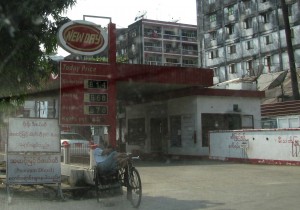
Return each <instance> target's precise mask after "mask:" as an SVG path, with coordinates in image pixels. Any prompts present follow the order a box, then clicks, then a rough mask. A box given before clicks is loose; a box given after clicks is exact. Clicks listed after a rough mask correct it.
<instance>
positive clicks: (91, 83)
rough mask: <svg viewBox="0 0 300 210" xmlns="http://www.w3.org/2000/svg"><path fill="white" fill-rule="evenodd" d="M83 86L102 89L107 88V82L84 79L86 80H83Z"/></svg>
mask: <svg viewBox="0 0 300 210" xmlns="http://www.w3.org/2000/svg"><path fill="white" fill-rule="evenodd" d="M84 88H85V89H102V90H107V88H108V83H107V80H92V79H86V80H84Z"/></svg>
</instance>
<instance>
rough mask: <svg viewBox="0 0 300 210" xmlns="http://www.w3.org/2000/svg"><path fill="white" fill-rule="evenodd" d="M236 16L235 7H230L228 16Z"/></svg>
mask: <svg viewBox="0 0 300 210" xmlns="http://www.w3.org/2000/svg"><path fill="white" fill-rule="evenodd" d="M230 15H234V6H230V7H228V16H230Z"/></svg>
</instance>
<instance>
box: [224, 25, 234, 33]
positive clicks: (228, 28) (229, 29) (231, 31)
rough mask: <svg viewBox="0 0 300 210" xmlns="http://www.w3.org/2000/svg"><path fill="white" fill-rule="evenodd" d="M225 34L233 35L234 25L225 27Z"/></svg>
mask: <svg viewBox="0 0 300 210" xmlns="http://www.w3.org/2000/svg"><path fill="white" fill-rule="evenodd" d="M226 32H227V33H228V34H229V35H232V34H233V33H234V25H227V26H226Z"/></svg>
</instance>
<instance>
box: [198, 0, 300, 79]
mask: <svg viewBox="0 0 300 210" xmlns="http://www.w3.org/2000/svg"><path fill="white" fill-rule="evenodd" d="M286 3H287V5H288V12H289V14H288V16H289V22H290V27H291V36H292V43H293V47H294V55H295V62H296V67H300V39H299V37H300V2H299V0H286ZM197 13H198V16H197V18H198V19H197V22H198V23H197V25H198V39H199V44H200V54H201V61H200V62H201V63H200V65H201V66H202V67H207V68H212V69H213V70H214V76H215V77H214V82H215V83H218V82H223V81H227V80H230V79H234V78H241V77H243V76H246V75H250V76H252V75H253V74H255V73H256V72H257V71H258V70H260V71H262V73H269V72H277V71H282V70H288V69H289V60H288V54H287V48H286V46H287V44H286V36H285V30H284V20H283V14H282V9H281V4H280V0H197Z"/></svg>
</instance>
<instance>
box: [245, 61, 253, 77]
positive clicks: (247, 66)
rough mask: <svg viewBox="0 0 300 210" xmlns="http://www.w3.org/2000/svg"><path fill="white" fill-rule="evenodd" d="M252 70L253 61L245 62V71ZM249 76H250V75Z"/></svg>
mask: <svg viewBox="0 0 300 210" xmlns="http://www.w3.org/2000/svg"><path fill="white" fill-rule="evenodd" d="M252 68H253V60H247V61H246V70H247V71H251V70H252ZM250 73H251V72H250ZM250 76H252V75H251V74H250Z"/></svg>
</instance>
